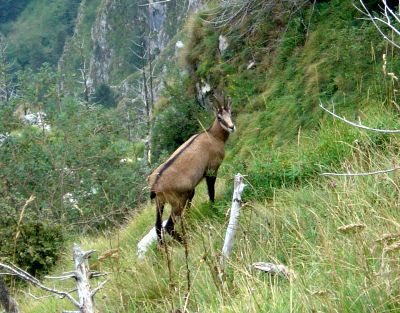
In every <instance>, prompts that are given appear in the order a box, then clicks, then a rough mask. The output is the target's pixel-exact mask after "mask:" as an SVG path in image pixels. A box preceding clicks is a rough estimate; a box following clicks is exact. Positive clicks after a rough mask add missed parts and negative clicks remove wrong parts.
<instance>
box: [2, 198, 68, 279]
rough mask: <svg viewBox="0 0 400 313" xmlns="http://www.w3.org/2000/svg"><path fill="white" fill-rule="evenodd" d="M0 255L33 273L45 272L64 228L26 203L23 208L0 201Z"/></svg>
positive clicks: (49, 265) (54, 257)
mask: <svg viewBox="0 0 400 313" xmlns="http://www.w3.org/2000/svg"><path fill="white" fill-rule="evenodd" d="M0 211H1V215H2V218H1V219H0V233H1V237H0V258H5V259H6V260H8V261H10V262H13V263H15V264H17V265H18V266H19V267H21V268H23V269H25V270H27V271H28V272H30V273H31V274H33V275H37V274H42V273H47V272H48V271H49V270H50V268H51V266H52V265H54V264H55V262H56V261H57V259H58V256H59V252H60V249H61V247H62V246H63V243H64V239H65V237H64V232H63V228H62V226H61V225H60V224H58V223H56V222H55V221H54V220H48V219H46V218H43V217H39V214H38V213H35V212H33V211H31V209H30V208H29V207H27V208H26V210H25V211H24V212H22V211H21V210H17V209H15V208H12V207H11V206H10V205H9V204H7V203H5V202H4V201H3V200H1V201H0Z"/></svg>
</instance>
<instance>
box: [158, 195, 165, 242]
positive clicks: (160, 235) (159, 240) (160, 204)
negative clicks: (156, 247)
mask: <svg viewBox="0 0 400 313" xmlns="http://www.w3.org/2000/svg"><path fill="white" fill-rule="evenodd" d="M163 211H164V202H162V201H160V200H159V199H158V198H156V233H157V238H158V242H159V243H162V242H163V239H162V222H163V221H162V215H163Z"/></svg>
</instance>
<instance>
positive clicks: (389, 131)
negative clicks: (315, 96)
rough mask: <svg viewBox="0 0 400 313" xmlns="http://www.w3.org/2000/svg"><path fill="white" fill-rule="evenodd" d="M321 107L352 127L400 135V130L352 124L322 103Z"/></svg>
mask: <svg viewBox="0 0 400 313" xmlns="http://www.w3.org/2000/svg"><path fill="white" fill-rule="evenodd" d="M319 106H320V107H321V108H322V109H323V110H324V111H325V112H327V113H329V114H330V115H332V116H333V117H335V118H337V119H338V120H341V121H342V122H345V123H347V124H349V125H351V126H354V127H357V128H361V129H365V130H370V131H375V132H379V133H386V134H397V133H400V129H380V128H373V127H368V126H365V125H363V124H361V122H360V123H355V122H351V121H349V120H347V119H346V118H344V117H341V116H339V115H337V114H336V113H334V112H333V111H330V110H328V109H327V108H326V107H324V105H323V104H322V102H321V101H320V102H319Z"/></svg>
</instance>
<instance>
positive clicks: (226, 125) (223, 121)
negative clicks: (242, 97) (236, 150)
mask: <svg viewBox="0 0 400 313" xmlns="http://www.w3.org/2000/svg"><path fill="white" fill-rule="evenodd" d="M217 118H218V122H219V124H220V125H221V127H222V128H223V129H225V130H226V131H227V132H229V133H233V132H234V131H235V130H236V127H235V125H234V124H233V122H232V116H231V111H230V110H229V109H225V108H222V109H220V111H219V112H218V114H217Z"/></svg>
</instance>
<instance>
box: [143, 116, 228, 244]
mask: <svg viewBox="0 0 400 313" xmlns="http://www.w3.org/2000/svg"><path fill="white" fill-rule="evenodd" d="M220 112H221V114H222V112H224V114H226V115H229V122H230V124H231V125H230V126H233V124H232V122H231V121H230V110H229V109H221V110H220ZM221 116H222V115H221ZM233 127H234V126H233ZM228 137H229V132H228V131H227V130H225V129H224V128H223V127H222V126H221V122H220V121H219V120H218V119H216V120H215V121H214V123H213V125H212V126H211V127H210V128H209V129H208V130H207V131H205V132H203V133H200V134H197V135H194V136H192V137H191V138H190V139H189V140H187V141H186V142H185V143H184V144H182V145H181V146H180V147H179V148H178V149H177V150H176V151H175V152H174V153H173V154H172V155H171V156H170V157H169V158H168V160H167V161H166V162H164V163H163V164H161V165H160V166H159V167H158V168H157V169H156V170H155V171H154V172H153V173H152V174H151V175H150V176H149V177H148V185H149V188H150V191H151V193H152V194H153V195H154V194H155V197H156V204H157V210H158V212H157V214H161V215H162V210H163V207H164V204H165V203H169V204H171V206H172V211H171V217H170V220H171V221H169V222H170V223H171V224H172V225H170V227H172V231H173V222H174V220H175V217H177V216H180V215H181V214H182V211H183V210H184V208H185V206H186V205H187V204H188V202H190V201H191V198H192V197H193V195H194V190H195V188H196V186H197V185H198V184H199V183H200V181H201V180H202V179H203V178H204V177H216V175H217V172H218V168H219V166H220V165H221V163H222V160H223V159H224V156H225V150H224V144H225V142H226V141H227V139H228ZM207 183H209V182H207ZM214 183H215V178H214V180H213V183H212V190H213V191H212V196H211V195H210V200H211V201H213V200H214V199H213V198H214ZM209 188H210V186H209ZM209 190H210V189H209ZM157 218H158V220H157V221H158V223H159V222H160V221H159V215H157ZM157 226H158V227H160V224H157V223H156V229H157ZM166 228H167V226H166ZM169 230H171V229H169ZM160 231H161V230H160V229H158V232H157V233H158V235H159V239H160V240H161V237H160V236H161V235H160Z"/></svg>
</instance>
